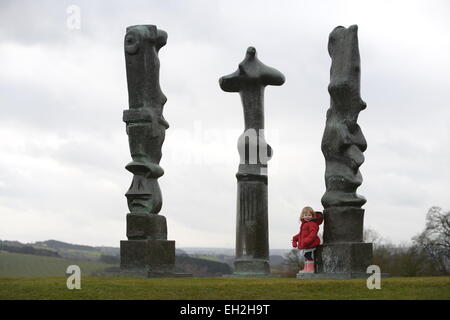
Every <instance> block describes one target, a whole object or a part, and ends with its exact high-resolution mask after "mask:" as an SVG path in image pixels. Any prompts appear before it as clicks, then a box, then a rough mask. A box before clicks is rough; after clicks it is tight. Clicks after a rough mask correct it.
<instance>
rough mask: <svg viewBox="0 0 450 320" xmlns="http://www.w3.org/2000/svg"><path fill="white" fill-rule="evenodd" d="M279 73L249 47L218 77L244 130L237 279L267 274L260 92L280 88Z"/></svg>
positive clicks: (267, 154)
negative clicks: (237, 106)
mask: <svg viewBox="0 0 450 320" xmlns="http://www.w3.org/2000/svg"><path fill="white" fill-rule="evenodd" d="M284 81H285V78H284V76H283V74H281V72H279V71H278V70H276V69H273V68H271V67H268V66H266V65H264V64H263V63H262V62H261V61H259V59H258V58H257V55H256V50H255V48H253V47H249V48H248V49H247V52H246V55H245V59H244V60H243V61H242V62H241V63H240V64H239V68H238V70H237V71H236V72H234V73H232V74H230V75H227V76H224V77H222V78H220V80H219V84H220V87H221V88H222V90H223V91H226V92H239V94H240V96H241V100H242V105H243V109H244V120H245V131H244V133H243V134H242V135H241V136H240V137H239V140H238V149H239V155H240V164H239V170H238V173H237V174H236V178H237V216H236V258H235V262H234V266H235V272H234V274H235V275H237V276H261V275H268V274H270V267H269V234H268V209H267V161H268V160H269V159H270V158H271V156H272V149H271V147H270V146H269V145H268V144H267V143H266V140H265V138H264V89H265V87H266V86H267V85H276V86H280V85H282V84H283V83H284Z"/></svg>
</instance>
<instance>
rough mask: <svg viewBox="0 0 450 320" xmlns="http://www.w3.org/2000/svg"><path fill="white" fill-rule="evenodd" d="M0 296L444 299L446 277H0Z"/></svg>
mask: <svg viewBox="0 0 450 320" xmlns="http://www.w3.org/2000/svg"><path fill="white" fill-rule="evenodd" d="M0 284H1V285H0V300H17V299H25V300H26V299H32V300H61V299H63V300H66V299H69V300H72V299H73V300H85V299H86V300H103V299H107V300H111V299H113V300H116V299H117V300H141V299H149V300H150V299H151V300H155V299H156V300H304V299H305V300H335V299H336V300H398V299H401V300H448V299H450V277H448V276H446V277H408V278H406V277H404V278H400V277H398V278H397V277H392V278H386V279H382V280H381V289H372V290H369V289H368V288H367V286H366V279H351V280H334V279H302V280H301V281H299V280H298V279H294V278H267V279H241V278H150V279H142V278H141V279H138V278H104V277H82V278H81V289H80V290H68V289H67V287H66V278H64V277H48V278H20V279H19V278H2V279H0Z"/></svg>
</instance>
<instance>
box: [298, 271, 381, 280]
mask: <svg viewBox="0 0 450 320" xmlns="http://www.w3.org/2000/svg"><path fill="white" fill-rule="evenodd" d="M371 275H372V274H371V273H364V272H337V273H297V279H367V278H368V277H370V276H371ZM387 277H389V274H387V273H382V274H381V278H387Z"/></svg>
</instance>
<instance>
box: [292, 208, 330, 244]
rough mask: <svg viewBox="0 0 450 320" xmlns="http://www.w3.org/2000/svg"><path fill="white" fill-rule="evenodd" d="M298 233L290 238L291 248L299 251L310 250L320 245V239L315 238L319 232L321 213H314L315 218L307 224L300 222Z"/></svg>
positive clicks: (321, 220)
mask: <svg viewBox="0 0 450 320" xmlns="http://www.w3.org/2000/svg"><path fill="white" fill-rule="evenodd" d="M301 221H302V225H301V226H300V232H299V233H298V234H296V235H295V236H294V237H293V238H292V246H293V247H294V248H299V249H312V248H315V247H317V246H318V245H319V244H320V239H319V237H318V236H317V233H318V232H319V225H321V224H322V222H323V216H322V213H321V212H316V217H315V218H314V219H312V220H311V221H309V222H307V221H305V220H303V219H302V220H301Z"/></svg>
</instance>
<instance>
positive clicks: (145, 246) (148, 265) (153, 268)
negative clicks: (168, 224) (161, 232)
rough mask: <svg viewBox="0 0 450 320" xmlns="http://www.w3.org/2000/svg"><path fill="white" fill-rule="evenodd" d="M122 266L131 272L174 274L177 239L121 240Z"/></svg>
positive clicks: (124, 269)
mask: <svg viewBox="0 0 450 320" xmlns="http://www.w3.org/2000/svg"><path fill="white" fill-rule="evenodd" d="M120 268H121V270H123V271H124V272H126V273H130V274H131V273H137V274H143V275H148V276H152V274H154V275H167V274H172V273H173V272H174V268H175V241H172V240H123V241H120Z"/></svg>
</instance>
